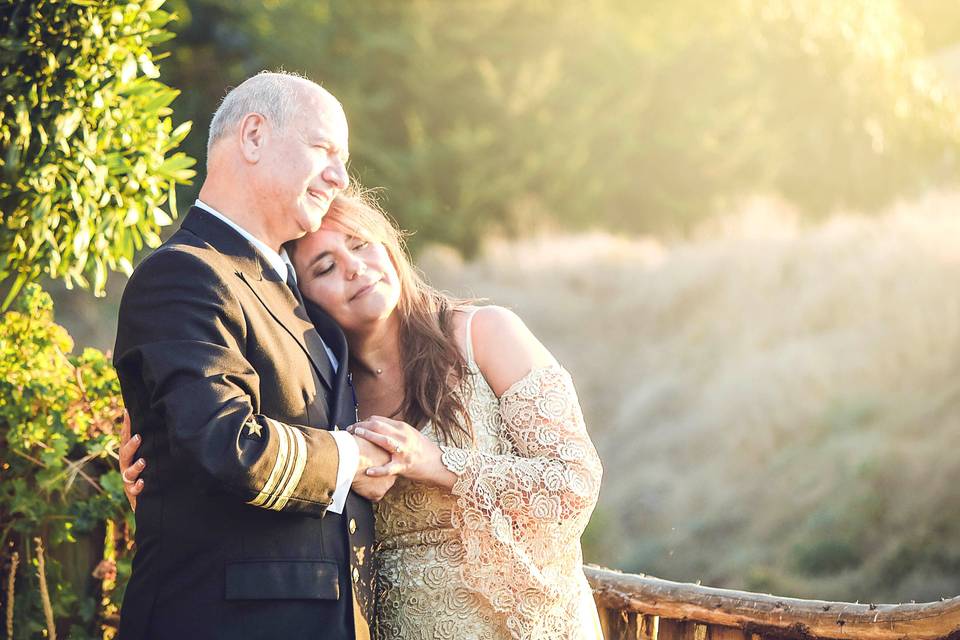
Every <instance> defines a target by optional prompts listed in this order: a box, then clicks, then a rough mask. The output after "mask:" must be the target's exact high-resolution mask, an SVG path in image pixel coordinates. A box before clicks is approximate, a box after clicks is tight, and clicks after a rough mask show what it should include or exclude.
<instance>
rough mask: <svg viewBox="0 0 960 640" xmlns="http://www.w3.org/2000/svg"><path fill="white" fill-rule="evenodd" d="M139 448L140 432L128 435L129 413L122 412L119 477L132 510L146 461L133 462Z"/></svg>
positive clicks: (135, 502)
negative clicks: (131, 435)
mask: <svg viewBox="0 0 960 640" xmlns="http://www.w3.org/2000/svg"><path fill="white" fill-rule="evenodd" d="M139 448H140V434H139V433H138V434H137V435H135V436H133V437H132V438H131V437H130V414H129V413H127V411H126V410H124V412H123V429H121V430H120V477H121V478H122V479H123V492H124V493H125V494H126V495H127V502H129V503H130V508H131V509H132V510H133V511H136V510H137V496H138V495H140V492H141V491H143V478H141V477H140V474H141V473H142V472H143V470H144V469H145V468H146V467H147V461H146V460H144V459H143V458H140V459H139V460H137V461H136V462H133V459H134V456H136V454H137V449H139Z"/></svg>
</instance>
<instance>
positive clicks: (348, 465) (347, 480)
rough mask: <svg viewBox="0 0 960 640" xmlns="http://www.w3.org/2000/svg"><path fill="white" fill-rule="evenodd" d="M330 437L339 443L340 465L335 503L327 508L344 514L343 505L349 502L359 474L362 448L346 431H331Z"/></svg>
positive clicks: (334, 496)
mask: <svg viewBox="0 0 960 640" xmlns="http://www.w3.org/2000/svg"><path fill="white" fill-rule="evenodd" d="M330 435H332V436H333V441H334V442H336V443H337V451H338V452H339V453H340V463H339V464H338V465H337V488H336V489H335V490H334V492H333V501H332V502H331V503H330V506H329V507H327V511H331V512H333V513H343V505H344V504H345V503H346V502H347V494H349V493H350V485H352V484H353V476H355V475H356V474H357V467H359V466H360V447H358V446H357V441H356V440H354V439H353V436H352V435H351V434H349V433H347V432H346V431H331V432H330Z"/></svg>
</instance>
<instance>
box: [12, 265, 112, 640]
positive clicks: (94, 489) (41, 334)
mask: <svg viewBox="0 0 960 640" xmlns="http://www.w3.org/2000/svg"><path fill="white" fill-rule="evenodd" d="M72 349H73V343H72V341H71V339H70V337H69V335H68V334H67V332H66V330H65V329H64V328H63V327H61V326H59V325H57V324H55V323H54V321H53V305H52V302H51V300H50V297H49V296H48V295H47V294H46V293H44V292H43V291H42V290H41V289H40V287H39V286H38V285H36V284H32V283H31V284H28V285H26V288H25V289H24V292H23V294H22V295H21V296H19V297H18V298H17V300H16V302H15V305H14V307H13V309H12V310H10V311H8V312H7V313H6V314H5V315H4V317H3V320H2V322H0V456H2V459H0V469H2V470H0V545H2V547H0V548H3V549H5V550H10V548H11V546H10V545H11V543H12V547H13V548H16V549H17V550H18V551H19V553H20V557H21V558H29V557H31V549H30V543H31V540H32V538H33V537H34V536H35V535H40V536H41V537H43V538H44V540H45V541H46V542H47V544H48V545H49V546H53V547H56V546H57V545H63V544H64V543H73V542H76V540H77V539H78V538H81V537H85V536H89V535H94V542H95V543H96V542H98V541H103V539H104V537H103V536H104V531H103V522H104V521H105V520H108V519H109V520H113V521H114V522H115V523H119V524H120V525H121V528H123V526H124V525H123V523H125V522H126V520H127V519H128V518H130V515H129V509H128V508H127V504H126V499H125V498H124V495H123V483H122V481H121V479H120V474H119V472H118V471H117V470H116V465H115V462H114V461H113V460H112V458H113V457H115V455H116V453H115V452H116V448H117V444H118V431H119V429H118V428H117V427H116V422H117V421H118V420H119V419H120V417H121V416H122V406H121V399H120V385H119V382H118V381H117V377H116V373H115V372H114V370H113V367H112V366H111V365H110V363H109V361H108V359H107V357H106V356H105V355H104V354H103V353H101V352H100V351H97V350H96V349H89V348H88V349H85V350H84V351H83V352H82V353H81V354H80V355H70V352H71V351H72ZM100 552H101V553H102V552H103V545H102V543H101V544H100ZM110 554H111V552H108V555H110ZM51 567H52V570H53V573H52V574H51V573H50V572H51ZM47 568H48V569H47V570H48V582H51V583H52V584H54V585H56V586H55V593H54V594H53V596H52V597H51V599H52V601H53V605H54V611H55V614H56V618H57V619H58V620H59V621H61V622H62V623H63V624H70V623H75V624H78V625H81V626H82V627H86V628H91V625H90V623H91V621H93V618H94V615H95V612H96V611H97V607H96V606H95V605H97V604H98V603H97V602H95V601H93V600H92V596H89V595H88V596H84V595H83V593H82V591H83V590H82V586H83V584H80V585H71V584H69V583H67V582H65V579H64V574H63V573H62V571H63V570H62V568H61V567H58V566H57V562H56V561H55V560H49V559H48V562H47ZM85 570H89V569H85ZM73 577H74V578H76V576H73ZM81 577H85V576H82V574H81ZM105 586H107V587H111V586H112V585H110V584H107V585H105ZM75 589H76V591H75ZM16 594H17V598H16V605H15V622H14V628H15V629H16V630H17V633H18V634H19V635H18V636H17V637H23V638H27V637H34V635H35V634H36V633H38V632H39V629H40V626H39V625H40V621H41V620H42V615H40V614H39V611H40V601H39V590H38V588H37V584H36V579H35V576H33V575H32V573H31V572H30V571H27V570H21V571H20V572H19V576H18V580H17V590H16ZM106 605H107V606H106V613H108V614H109V613H111V612H113V613H115V609H116V605H117V603H116V601H114V600H112V599H111V597H110V593H109V589H108V593H107V601H106ZM98 615H99V614H98ZM76 633H80V630H79V629H78V630H75V631H74V634H76ZM71 637H80V636H77V635H73V634H72V635H71Z"/></svg>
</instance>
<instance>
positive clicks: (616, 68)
mask: <svg viewBox="0 0 960 640" xmlns="http://www.w3.org/2000/svg"><path fill="white" fill-rule="evenodd" d="M179 2H180V3H181V5H180V6H182V7H183V12H184V15H185V16H186V19H185V21H184V23H183V32H182V34H181V37H180V38H178V40H177V43H178V45H177V48H176V49H175V50H174V51H173V52H172V53H173V56H174V58H175V59H176V60H177V64H176V65H175V68H174V69H173V70H172V74H171V75H170V76H169V79H170V81H171V83H172V84H173V85H174V86H178V87H180V88H181V89H183V90H184V92H185V94H186V95H187V98H186V100H185V101H183V102H181V103H180V104H181V106H182V107H183V108H184V109H186V111H185V112H184V115H186V116H189V117H192V118H194V119H195V120H196V121H197V122H198V123H199V124H203V123H205V122H206V121H207V118H209V114H210V113H212V112H213V110H214V107H215V105H216V103H217V101H218V100H219V99H220V97H222V95H223V92H224V90H225V89H226V88H227V87H228V86H229V85H231V84H236V83H237V82H239V81H241V80H242V79H243V78H245V77H246V76H248V75H250V74H251V73H255V72H256V71H259V70H260V69H262V68H276V67H280V66H282V67H285V68H287V69H289V70H294V71H300V72H305V73H306V74H307V75H309V76H311V77H312V78H314V79H316V80H318V81H321V82H322V83H323V84H324V85H325V86H327V87H328V88H329V89H331V90H332V91H333V93H334V94H335V95H337V96H338V97H339V98H340V99H341V100H342V102H343V103H344V105H345V107H346V111H347V114H348V117H349V119H350V124H351V134H352V137H351V148H352V149H351V150H352V157H353V161H352V162H353V164H352V170H353V171H354V172H355V173H356V174H357V175H358V177H359V178H360V179H361V180H362V181H363V182H364V183H365V184H366V185H367V186H376V187H384V195H385V197H386V200H387V207H388V208H389V209H390V211H391V213H393V214H394V215H395V216H396V217H397V218H398V219H399V221H400V222H401V223H402V224H403V225H404V226H406V227H408V228H410V229H413V230H415V231H416V232H417V235H416V236H414V239H413V240H414V243H415V245H420V246H422V244H423V243H424V242H426V241H441V242H446V243H450V244H453V245H455V246H457V247H458V248H460V249H461V250H464V251H466V252H467V253H471V252H473V251H474V250H476V249H477V248H478V247H479V245H480V243H481V241H482V239H483V238H484V237H485V236H486V235H489V234H490V233H491V232H496V231H500V232H507V233H518V232H523V231H526V230H528V229H529V228H530V227H535V226H538V225H544V224H555V223H559V224H560V225H561V226H563V227H567V228H570V227H582V226H590V225H602V226H606V227H607V228H613V229H619V230H627V231H637V230H640V231H650V230H674V229H677V228H683V227H688V226H690V225H693V224H695V223H697V222H698V221H699V220H702V219H703V218H704V217H706V216H708V215H710V214H711V213H712V212H713V211H714V209H715V208H716V206H717V205H721V206H722V205H723V204H724V203H727V202H729V201H731V200H733V199H735V198H738V197H740V196H741V195H743V194H752V193H755V192H757V191H762V192H767V191H772V192H777V193H779V194H781V195H784V196H786V197H788V198H789V199H790V200H791V201H793V202H794V203H797V204H799V205H801V206H802V207H803V208H804V209H805V210H806V211H808V212H812V213H816V214H825V213H829V212H830V211H831V210H832V209H835V208H840V207H852V208H857V209H874V208H878V207H882V206H883V205H884V204H886V203H888V202H890V201H891V200H893V199H895V198H897V197H900V196H902V195H907V194H911V193H914V192H916V191H919V190H922V189H925V188H928V187H929V186H931V185H936V184H940V183H942V182H946V181H949V180H954V179H955V177H956V175H957V174H956V170H955V169H956V158H957V154H958V151H960V133H958V132H960V128H958V116H957V113H958V112H957V108H956V105H955V104H954V102H953V101H952V100H951V99H949V98H948V97H947V96H946V94H944V93H943V92H942V90H941V89H940V87H939V84H938V81H937V78H936V76H935V75H933V74H932V73H931V72H930V71H929V70H928V69H926V68H925V67H924V65H923V62H922V57H923V56H924V55H925V54H926V53H927V52H926V50H925V49H924V46H923V45H924V33H925V31H922V30H921V29H920V27H919V26H918V24H919V23H918V22H917V16H920V17H921V18H922V19H924V20H925V23H924V24H926V25H934V26H935V24H936V21H935V20H934V18H933V17H932V16H938V17H939V18H940V21H939V22H940V23H943V24H956V23H957V18H958V17H960V15H958V14H957V9H956V3H952V5H949V4H948V3H946V2H945V1H943V0H924V1H923V2H922V3H920V4H917V5H916V6H915V5H914V4H913V3H902V2H897V1H896V0H849V1H845V2H836V1H835V0H813V1H810V0H736V1H734V2H723V3H703V2H700V1H699V0H675V1H673V2H643V3H637V2H635V1H634V0H588V1H585V2H577V3H560V4H558V3H545V2H526V1H524V2H521V1H520V0H490V1H487V2H482V3H463V2H453V3H441V2H405V3H358V2H348V1H346V0H324V1H320V2H317V1H314V0H275V1H274V2H270V3H267V4H264V3H261V2H256V1H254V0H237V1H234V0H230V1H229V2H228V1H227V0H179ZM908 5H909V7H910V8H911V9H913V10H915V11H914V12H910V11H907V10H906V9H902V7H906V6H908ZM927 31H930V32H931V33H932V34H933V35H932V36H931V37H934V36H935V37H936V38H937V39H938V40H937V41H938V42H939V41H940V40H942V39H944V38H947V37H948V36H947V35H936V34H935V33H933V31H934V30H933V29H927ZM188 143H189V144H191V145H194V146H193V147H192V148H194V149H196V151H197V152H198V153H199V152H200V151H201V149H202V143H203V141H202V140H201V139H199V138H198V139H194V140H190V141H188Z"/></svg>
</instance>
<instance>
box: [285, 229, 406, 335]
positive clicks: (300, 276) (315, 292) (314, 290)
mask: <svg viewBox="0 0 960 640" xmlns="http://www.w3.org/2000/svg"><path fill="white" fill-rule="evenodd" d="M293 268H294V269H295V270H296V272H297V284H298V285H299V287H300V291H301V292H302V293H303V297H304V298H307V299H308V300H311V301H313V302H315V303H316V304H318V305H320V306H321V307H323V309H324V311H326V312H327V313H329V314H330V315H331V316H332V317H333V319H334V320H336V321H337V323H338V324H339V325H340V326H341V327H342V328H343V329H344V331H347V332H350V331H351V330H354V331H355V330H359V329H362V328H363V327H364V326H367V325H370V324H371V323H376V322H377V321H380V320H383V319H385V318H387V317H389V316H390V314H391V313H393V310H394V309H395V308H396V307H397V302H398V301H399V300H400V280H399V278H398V277H397V270H396V268H395V267H394V266H393V262H391V260H390V256H389V255H388V254H387V250H386V249H385V248H384V246H383V244H382V243H380V242H372V241H367V240H364V239H362V238H357V237H355V236H351V235H348V234H346V233H343V232H342V231H335V230H333V229H324V228H322V227H321V228H320V229H319V230H318V231H314V232H313V233H308V234H307V235H305V236H304V237H302V238H301V239H299V240H297V245H296V250H295V251H294V254H293Z"/></svg>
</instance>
